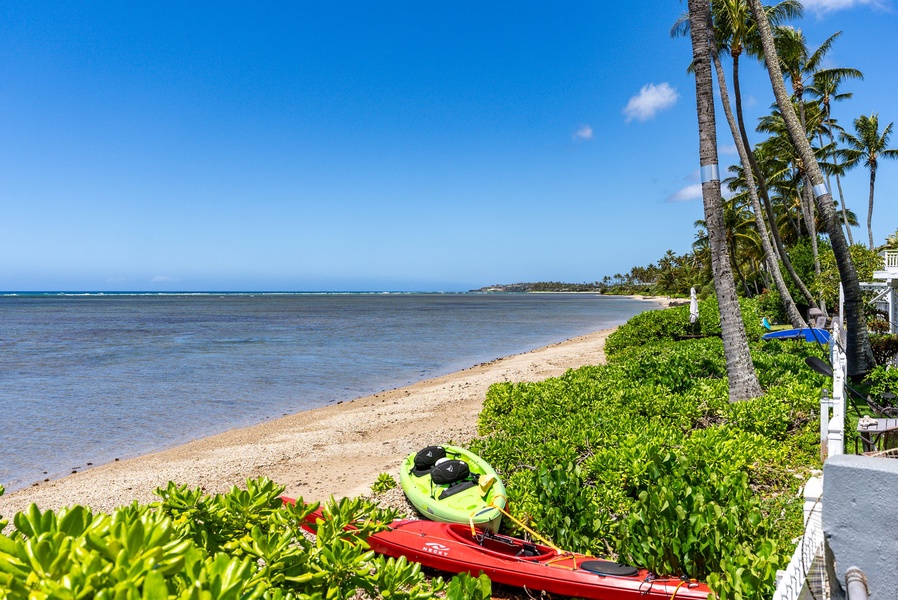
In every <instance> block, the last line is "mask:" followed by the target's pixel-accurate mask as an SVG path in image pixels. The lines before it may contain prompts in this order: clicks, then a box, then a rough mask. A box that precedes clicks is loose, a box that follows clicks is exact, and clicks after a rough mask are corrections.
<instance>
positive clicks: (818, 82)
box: [807, 68, 864, 246]
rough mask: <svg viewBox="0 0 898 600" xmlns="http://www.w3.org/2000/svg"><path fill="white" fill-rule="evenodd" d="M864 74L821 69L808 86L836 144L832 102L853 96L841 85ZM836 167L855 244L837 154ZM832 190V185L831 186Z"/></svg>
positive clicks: (841, 200)
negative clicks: (843, 89) (843, 90)
mask: <svg viewBox="0 0 898 600" xmlns="http://www.w3.org/2000/svg"><path fill="white" fill-rule="evenodd" d="M863 78H864V74H863V73H861V72H860V71H858V70H857V69H849V68H841V69H821V70H819V71H817V72H816V73H814V79H813V83H812V84H811V85H809V86H808V87H807V91H808V92H810V93H811V94H812V95H813V96H815V97H817V98H818V99H819V101H820V104H821V106H822V107H823V115H824V119H825V122H826V126H827V128H828V130H829V141H830V143H831V144H833V145H835V143H836V140H835V137H834V136H833V129H834V128H835V127H837V126H836V121H835V119H833V118H832V103H833V102H842V101H844V100H849V99H850V98H851V96H852V94H851V92H840V91H839V86H841V85H842V82H843V81H845V80H846V79H863ZM831 158H832V159H833V166H834V169H835V177H836V187H838V189H839V204H840V205H841V206H842V223H843V224H844V225H845V232H846V233H847V234H848V244H849V245H851V246H853V245H854V237H853V236H852V235H851V225H850V224H849V222H848V209H847V208H846V207H845V195H844V194H843V193H842V180H841V177H840V169H839V164H838V158H837V157H836V155H835V154H833V156H832V157H831ZM826 183H827V186H829V175H827V176H826ZM829 189H830V190H832V186H829Z"/></svg>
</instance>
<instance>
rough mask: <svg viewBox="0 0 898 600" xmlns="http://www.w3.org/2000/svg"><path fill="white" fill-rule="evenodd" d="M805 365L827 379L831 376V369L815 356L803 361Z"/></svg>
mask: <svg viewBox="0 0 898 600" xmlns="http://www.w3.org/2000/svg"><path fill="white" fill-rule="evenodd" d="M804 362H805V364H807V365H808V366H809V367H811V368H812V369H813V370H814V371H816V372H818V373H820V374H821V375H825V376H827V377H832V376H833V368H832V367H831V366H829V365H828V364H826V363H825V362H824V361H823V360H821V359H819V358H817V357H816V356H809V357H807V358H806V359H804Z"/></svg>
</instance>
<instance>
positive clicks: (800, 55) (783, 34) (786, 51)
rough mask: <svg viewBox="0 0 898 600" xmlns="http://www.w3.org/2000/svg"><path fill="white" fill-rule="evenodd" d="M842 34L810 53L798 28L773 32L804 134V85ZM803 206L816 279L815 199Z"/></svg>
mask: <svg viewBox="0 0 898 600" xmlns="http://www.w3.org/2000/svg"><path fill="white" fill-rule="evenodd" d="M841 35H842V32H841V31H837V32H836V33H834V34H832V35H831V36H829V38H827V39H826V41H825V42H823V43H822V44H821V45H820V46H819V47H818V48H817V49H816V50H814V51H813V52H809V51H808V46H807V42H806V40H805V37H804V33H802V31H801V30H800V29H795V28H794V27H783V26H778V27H776V28H775V29H774V36H775V37H774V43H775V45H776V51H777V55H778V57H779V63H780V67H781V69H782V70H783V72H784V74H785V75H787V76H788V77H789V80H790V81H791V83H792V95H793V98H794V99H795V102H796V104H797V105H798V115H799V118H800V121H801V125H802V128H803V129H804V130H805V131H806V132H809V131H810V128H809V127H808V123H807V118H806V115H805V113H806V111H805V103H804V90H805V83H806V81H809V80H810V78H811V77H813V74H814V73H815V72H816V71H817V70H818V69H819V66H820V64H821V63H822V62H823V59H824V57H825V56H826V54H827V52H829V50H830V49H831V48H832V46H833V44H834V43H835V41H836V39H838V38H839V37H840V36H841ZM807 187H808V188H810V187H811V186H810V185H808V186H807ZM802 206H803V212H804V214H805V219H806V221H807V224H808V227H809V228H810V229H811V249H812V250H813V253H814V272H815V273H816V274H817V277H819V276H820V257H819V253H818V250H817V231H816V230H815V229H814V224H815V223H816V218H815V217H814V197H813V195H812V194H810V193H806V194H805V196H804V202H803V204H802Z"/></svg>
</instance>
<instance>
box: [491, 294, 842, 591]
mask: <svg viewBox="0 0 898 600" xmlns="http://www.w3.org/2000/svg"><path fill="white" fill-rule="evenodd" d="M709 305H711V303H710V302H706V303H705V310H707V311H711V312H712V313H713V312H716V303H714V304H713V306H709ZM677 310H682V309H671V310H670V311H653V312H652V313H643V314H642V315H640V316H639V317H637V318H634V319H633V320H631V321H630V323H628V326H629V325H634V324H636V325H639V327H628V328H624V327H621V328H620V329H619V330H618V332H619V333H620V332H623V333H622V335H621V336H619V337H618V342H621V343H619V344H618V346H617V349H616V350H615V351H614V352H613V355H612V357H611V359H610V362H609V363H608V364H606V365H602V366H592V367H584V368H582V369H576V370H572V371H568V372H567V373H565V374H564V375H563V376H562V377H559V378H556V379H552V380H547V381H545V382H539V383H527V384H512V383H502V384H496V385H494V386H492V387H491V388H490V390H489V391H488V393H487V397H486V401H485V403H484V407H483V412H482V413H481V416H480V433H481V435H482V437H481V438H480V439H478V440H476V441H475V442H474V449H475V451H477V452H479V453H480V454H481V456H483V457H484V458H485V459H486V460H488V461H489V462H491V464H493V466H494V467H496V469H497V470H498V471H499V473H500V474H501V475H502V477H503V478H504V480H505V482H506V485H507V488H508V496H509V497H510V498H513V502H511V503H510V510H511V511H512V514H513V515H514V516H515V517H516V518H517V519H519V520H521V521H523V522H525V523H527V524H529V525H531V526H534V527H536V528H537V530H538V531H540V533H542V534H544V535H546V536H548V537H549V538H551V539H553V540H555V542H556V543H558V542H559V540H563V541H564V544H566V545H567V547H568V548H569V549H572V550H580V551H588V552H592V553H596V554H599V553H603V554H612V555H614V554H615V553H617V554H619V555H620V556H621V557H622V558H624V559H625V560H627V561H630V562H632V563H633V564H639V565H640V566H646V567H649V568H651V569H653V570H655V571H656V572H659V573H666V574H671V573H672V574H679V573H681V572H682V573H686V574H688V575H689V576H694V577H702V578H706V579H707V581H709V582H710V583H711V585H712V586H713V589H714V590H715V592H716V593H718V594H720V595H721V596H723V597H727V598H735V597H740V598H742V599H743V600H747V599H749V598H751V599H752V600H754V599H760V598H762V597H767V596H769V594H770V593H771V592H772V586H773V585H774V578H775V572H776V569H778V568H781V567H782V566H783V564H784V562H785V561H786V560H787V559H788V555H789V554H790V553H791V548H792V546H793V543H792V538H794V537H795V536H796V535H799V534H800V532H801V531H802V529H803V523H802V516H801V502H800V499H797V497H796V493H797V489H798V486H799V485H800V484H801V482H802V481H804V480H805V479H806V477H807V476H808V475H809V470H810V469H811V468H818V467H819V459H818V452H819V435H818V432H817V429H816V428H817V423H818V421H819V417H818V415H817V411H818V410H819V396H820V386H821V385H822V384H824V383H825V382H824V381H823V380H822V377H821V376H820V375H818V374H816V373H814V372H813V371H812V370H811V369H809V368H808V367H807V365H806V364H805V362H804V358H805V357H806V356H811V355H814V354H815V353H816V352H818V349H817V348H815V347H812V346H811V345H810V344H800V345H799V344H782V343H775V344H774V343H772V342H762V341H760V340H759V339H758V338H759V337H760V335H758V337H756V338H754V339H758V341H757V342H755V343H754V344H753V359H754V360H755V363H756V365H757V368H758V375H759V380H760V381H761V382H762V384H763V385H764V387H765V389H766V390H767V392H766V394H765V395H764V396H762V397H760V398H756V399H753V400H749V401H745V402H740V403H735V404H731V403H730V402H729V401H728V389H727V379H726V366H725V361H724V357H723V347H722V343H721V340H720V339H716V338H705V339H686V340H682V341H674V340H673V337H671V332H674V331H677V328H678V327H681V325H682V324H681V323H680V321H679V320H678V319H679V317H674V318H671V317H670V316H669V314H673V313H675V312H676V311H677ZM665 313H667V314H665ZM649 315H651V316H649ZM743 315H747V316H746V317H745V319H744V320H745V323H746V327H747V330H748V331H751V332H753V333H757V334H760V331H759V329H760V327H759V326H757V325H756V326H755V327H754V329H752V328H749V327H748V326H749V324H750V323H751V320H753V319H755V317H756V316H757V303H756V302H746V303H743ZM709 321H710V317H708V318H706V319H705V321H704V322H703V327H705V326H706V325H705V323H708V322H709ZM757 321H760V319H759V318H758V319H757ZM646 323H650V324H651V326H647V325H646ZM708 326H710V325H708ZM648 334H650V335H648ZM746 570H752V572H751V573H747V572H746Z"/></svg>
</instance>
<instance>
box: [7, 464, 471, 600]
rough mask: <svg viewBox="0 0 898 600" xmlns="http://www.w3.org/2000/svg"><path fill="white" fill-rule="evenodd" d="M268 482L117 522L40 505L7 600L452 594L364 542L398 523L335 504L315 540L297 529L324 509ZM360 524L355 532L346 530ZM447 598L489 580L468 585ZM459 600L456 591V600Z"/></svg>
mask: <svg viewBox="0 0 898 600" xmlns="http://www.w3.org/2000/svg"><path fill="white" fill-rule="evenodd" d="M283 490H284V488H283V487H281V486H278V485H275V484H274V483H272V482H271V481H269V480H267V479H264V478H262V479H257V480H249V481H247V489H246V490H241V489H238V488H236V487H235V488H233V489H232V490H231V491H230V492H229V493H227V494H220V495H215V496H207V495H204V494H203V493H202V492H201V491H200V490H190V489H187V488H186V487H185V486H178V485H175V484H173V483H170V484H169V485H168V486H167V487H166V488H164V489H159V490H157V493H158V494H159V496H160V497H161V501H160V502H157V503H155V504H152V505H144V506H140V505H137V504H133V505H131V506H128V507H124V508H120V509H118V510H116V512H115V513H114V514H112V515H106V514H93V513H92V512H91V511H90V510H89V509H88V508H85V507H83V506H75V507H72V508H67V509H62V510H60V511H59V512H58V513H54V512H52V511H47V512H41V511H40V510H39V509H38V508H37V507H36V506H34V505H32V506H31V507H30V508H29V509H28V510H27V511H25V512H22V513H18V514H16V515H15V517H14V519H13V522H14V524H15V531H14V532H13V533H12V534H10V535H0V597H3V598H6V597H9V598H97V599H99V600H105V599H110V600H111V599H118V598H127V599H130V598H135V599H141V598H142V599H155V598H160V599H163V598H164V599H167V598H177V599H183V600H207V599H209V600H211V599H212V598H215V599H219V598H221V599H225V600H231V599H233V600H238V599H239V600H246V599H252V598H265V599H271V600H289V599H300V598H302V599H304V600H324V599H325V598H328V599H330V598H333V599H337V598H349V597H352V596H355V595H357V594H358V593H359V592H360V591H361V592H364V593H365V594H367V595H369V596H370V597H382V598H392V599H396V600H428V599H430V598H434V597H435V596H436V595H437V594H440V593H442V592H443V591H444V590H445V589H446V584H445V583H444V582H443V580H442V579H440V578H434V579H430V580H428V579H426V578H425V577H424V575H423V574H422V572H421V566H420V565H418V564H417V563H409V562H408V561H406V560H405V559H404V558H401V559H399V560H396V559H392V558H391V559H387V558H384V557H382V556H376V555H374V553H373V552H371V551H370V550H369V549H368V546H367V544H366V543H365V541H364V540H365V538H367V537H368V536H370V535H371V534H372V533H374V532H376V531H379V530H382V529H383V528H385V527H386V525H384V523H388V522H389V521H390V520H392V518H393V517H394V514H393V513H392V512H390V511H384V510H381V509H378V508H377V507H376V506H375V505H373V504H372V503H370V502H368V501H366V500H362V499H343V500H340V501H332V502H330V503H328V504H327V505H326V506H325V507H324V509H323V512H324V515H325V519H324V520H323V521H321V522H319V524H318V526H317V535H316V536H315V537H314V540H310V539H309V538H307V537H306V536H305V535H303V534H302V532H301V529H300V525H301V524H302V523H303V521H304V519H305V518H306V517H307V516H308V515H309V514H310V512H311V511H312V510H314V509H315V508H317V505H308V506H307V505H305V504H303V502H302V500H301V499H300V500H298V501H297V502H296V503H295V504H293V503H287V504H285V503H284V502H283V501H282V499H281V496H280V495H281V494H282V493H283ZM349 524H352V525H353V528H352V529H351V530H347V529H346V526H347V525H349ZM452 589H453V592H452V593H450V594H449V595H448V596H447V597H448V598H452V599H453V600H454V599H456V598H461V597H462V596H459V595H458V594H463V593H467V591H468V590H474V591H475V592H477V593H480V594H481V596H479V597H484V596H482V593H483V590H484V589H486V590H487V593H488V589H489V582H488V580H487V581H486V582H484V581H483V580H477V583H476V584H471V583H470V582H469V581H467V580H463V581H462V582H460V583H457V584H455V585H454V586H453V588H452ZM453 594H456V595H453Z"/></svg>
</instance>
